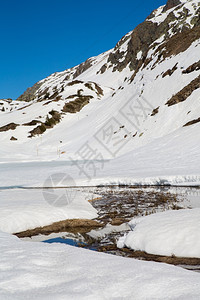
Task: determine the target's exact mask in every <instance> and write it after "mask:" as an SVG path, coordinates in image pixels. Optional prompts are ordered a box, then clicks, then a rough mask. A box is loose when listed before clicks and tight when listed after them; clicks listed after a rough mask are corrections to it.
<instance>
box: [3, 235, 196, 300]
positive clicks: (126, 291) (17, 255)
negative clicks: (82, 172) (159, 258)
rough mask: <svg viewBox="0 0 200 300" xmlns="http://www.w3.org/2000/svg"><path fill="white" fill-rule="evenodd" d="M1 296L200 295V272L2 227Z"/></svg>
mask: <svg viewBox="0 0 200 300" xmlns="http://www.w3.org/2000/svg"><path fill="white" fill-rule="evenodd" d="M0 245H1V247H0V251H1V254H0V269H1V272H0V299H6V300H11V299H12V300H13V299H15V300H22V299H29V300H33V299H37V300H38V299H40V300H45V299H46V300H47V299H48V300H49V299H53V300H57V299H58V300H61V299H63V300H66V299H78V300H80V299H81V300H82V299H87V300H89V299H91V300H93V299H97V300H100V299H102V300H103V299H106V300H111V299H113V300H114V299H124V300H125V299H127V300H130V299H134V300H143V299H144V300H147V299H149V300H152V299H155V300H156V299H159V300H160V299H171V300H172V299H173V300H175V299H179V300H188V299H193V300H197V299H199V294H200V275H199V274H198V273H195V272H191V271H187V270H184V269H181V268H179V267H174V266H169V265H165V264H158V263H153V262H143V261H137V260H134V259H129V258H122V257H116V256H112V255H108V254H102V253H97V252H93V251H89V250H85V249H80V248H75V247H72V246H67V245H60V244H51V245H49V244H43V243H37V242H34V243H33V242H23V241H20V240H19V239H18V238H17V237H14V236H11V235H9V234H6V233H2V232H0Z"/></svg>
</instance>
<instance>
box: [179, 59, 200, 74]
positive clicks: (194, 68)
mask: <svg viewBox="0 0 200 300" xmlns="http://www.w3.org/2000/svg"><path fill="white" fill-rule="evenodd" d="M199 70H200V60H199V61H197V62H195V63H194V64H192V65H191V66H189V67H188V68H187V69H185V70H183V71H182V73H183V74H189V73H191V72H194V71H199Z"/></svg>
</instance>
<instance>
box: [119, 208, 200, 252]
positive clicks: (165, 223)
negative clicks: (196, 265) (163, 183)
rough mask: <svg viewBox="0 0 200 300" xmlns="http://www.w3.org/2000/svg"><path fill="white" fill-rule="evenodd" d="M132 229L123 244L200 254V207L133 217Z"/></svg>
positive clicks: (159, 250)
mask: <svg viewBox="0 0 200 300" xmlns="http://www.w3.org/2000/svg"><path fill="white" fill-rule="evenodd" d="M129 225H130V227H131V228H132V231H130V232H129V233H128V234H127V235H125V236H124V237H122V238H120V239H119V241H118V247H119V248H122V247H124V246H126V247H129V248H131V249H134V250H141V251H145V252H147V253H151V254H157V255H167V256H172V255H175V256H179V257H200V230H199V228H200V209H199V208H195V209H183V210H182V209H181V210H178V211H166V212H161V213H156V214H153V215H149V216H145V217H142V218H134V219H133V220H132V221H130V222H129Z"/></svg>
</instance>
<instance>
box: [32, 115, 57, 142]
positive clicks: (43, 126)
mask: <svg viewBox="0 0 200 300" xmlns="http://www.w3.org/2000/svg"><path fill="white" fill-rule="evenodd" d="M49 114H50V115H51V116H52V117H51V118H49V117H48V116H47V117H46V121H45V122H44V123H42V122H39V121H38V123H41V124H40V125H39V126H37V127H36V128H34V129H33V130H31V131H30V132H29V133H30V135H29V136H28V137H30V138H31V137H34V136H35V135H40V134H43V133H44V132H45V131H46V130H47V129H50V128H53V127H54V126H55V125H56V124H57V123H59V122H60V119H61V114H60V113H59V112H57V111H55V110H52V111H50V112H49Z"/></svg>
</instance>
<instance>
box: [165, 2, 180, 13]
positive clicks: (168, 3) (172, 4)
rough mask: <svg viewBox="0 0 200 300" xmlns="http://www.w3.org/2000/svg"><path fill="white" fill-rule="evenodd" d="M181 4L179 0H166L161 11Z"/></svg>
mask: <svg viewBox="0 0 200 300" xmlns="http://www.w3.org/2000/svg"><path fill="white" fill-rule="evenodd" d="M179 4H181V2H180V0H168V1H167V4H166V5H165V7H164V8H163V12H165V11H167V10H168V9H171V8H173V7H175V6H177V5H179Z"/></svg>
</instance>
